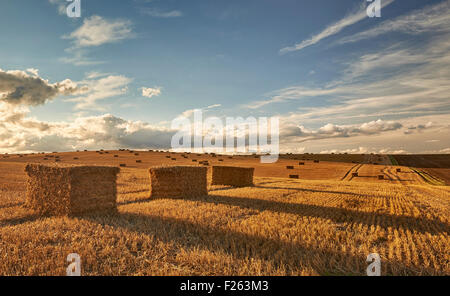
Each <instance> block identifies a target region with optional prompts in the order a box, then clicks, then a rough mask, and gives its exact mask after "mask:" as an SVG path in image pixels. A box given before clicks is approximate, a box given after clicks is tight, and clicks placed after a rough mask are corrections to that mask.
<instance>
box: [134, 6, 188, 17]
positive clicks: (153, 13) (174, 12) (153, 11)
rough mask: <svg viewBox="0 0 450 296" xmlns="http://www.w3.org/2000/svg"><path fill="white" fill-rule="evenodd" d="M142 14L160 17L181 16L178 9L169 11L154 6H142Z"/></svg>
mask: <svg viewBox="0 0 450 296" xmlns="http://www.w3.org/2000/svg"><path fill="white" fill-rule="evenodd" d="M141 12H142V13H143V14H146V15H149V16H152V17H160V18H172V17H180V16H183V13H182V12H181V11H179V10H171V11H160V10H158V9H154V8H143V9H141Z"/></svg>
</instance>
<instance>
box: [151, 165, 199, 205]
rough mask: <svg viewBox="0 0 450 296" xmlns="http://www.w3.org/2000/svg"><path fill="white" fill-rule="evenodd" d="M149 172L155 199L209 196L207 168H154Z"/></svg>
mask: <svg viewBox="0 0 450 296" xmlns="http://www.w3.org/2000/svg"><path fill="white" fill-rule="evenodd" d="M149 171H150V185H151V197H153V198H189V197H197V196H204V195H207V194H208V189H207V171H208V170H207V168H205V167H195V166H171V167H152V168H150V170H149Z"/></svg>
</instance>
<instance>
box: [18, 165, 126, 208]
mask: <svg viewBox="0 0 450 296" xmlns="http://www.w3.org/2000/svg"><path fill="white" fill-rule="evenodd" d="M25 171H26V172H27V174H28V184H27V198H26V206H27V207H29V208H31V209H33V210H34V211H35V212H36V213H38V214H40V215H56V216H68V215H76V214H83V213H88V212H94V211H107V212H110V211H115V210H116V209H117V207H116V197H117V186H116V179H117V174H118V173H119V168H115V167H96V166H76V165H51V166H49V165H41V164H28V165H27V166H26V168H25Z"/></svg>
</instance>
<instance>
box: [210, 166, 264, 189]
mask: <svg viewBox="0 0 450 296" xmlns="http://www.w3.org/2000/svg"><path fill="white" fill-rule="evenodd" d="M254 171H255V168H245V167H232V166H213V167H212V183H211V184H212V185H231V186H236V187H246V186H253V173H254Z"/></svg>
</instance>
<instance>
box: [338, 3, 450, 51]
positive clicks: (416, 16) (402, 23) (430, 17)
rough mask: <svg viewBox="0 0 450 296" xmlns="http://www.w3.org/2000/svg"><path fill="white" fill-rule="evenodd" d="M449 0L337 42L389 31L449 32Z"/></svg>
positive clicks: (417, 32)
mask: <svg viewBox="0 0 450 296" xmlns="http://www.w3.org/2000/svg"><path fill="white" fill-rule="evenodd" d="M449 24H450V1H448V0H447V1H444V2H442V3H438V4H434V5H429V6H427V7H425V8H423V9H418V10H415V11H413V12H411V13H409V14H407V15H402V16H399V17H397V18H395V19H393V20H387V21H384V22H382V23H381V24H379V25H377V26H375V27H374V28H371V29H369V30H366V31H363V32H360V33H357V34H354V35H352V36H348V37H344V38H342V39H341V40H339V41H338V42H337V43H338V44H344V43H351V42H357V41H361V40H364V39H369V38H374V37H377V36H379V35H383V34H387V33H390V32H402V33H406V34H412V35H418V34H423V33H427V32H431V33H439V32H447V33H448V32H450V26H449Z"/></svg>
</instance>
